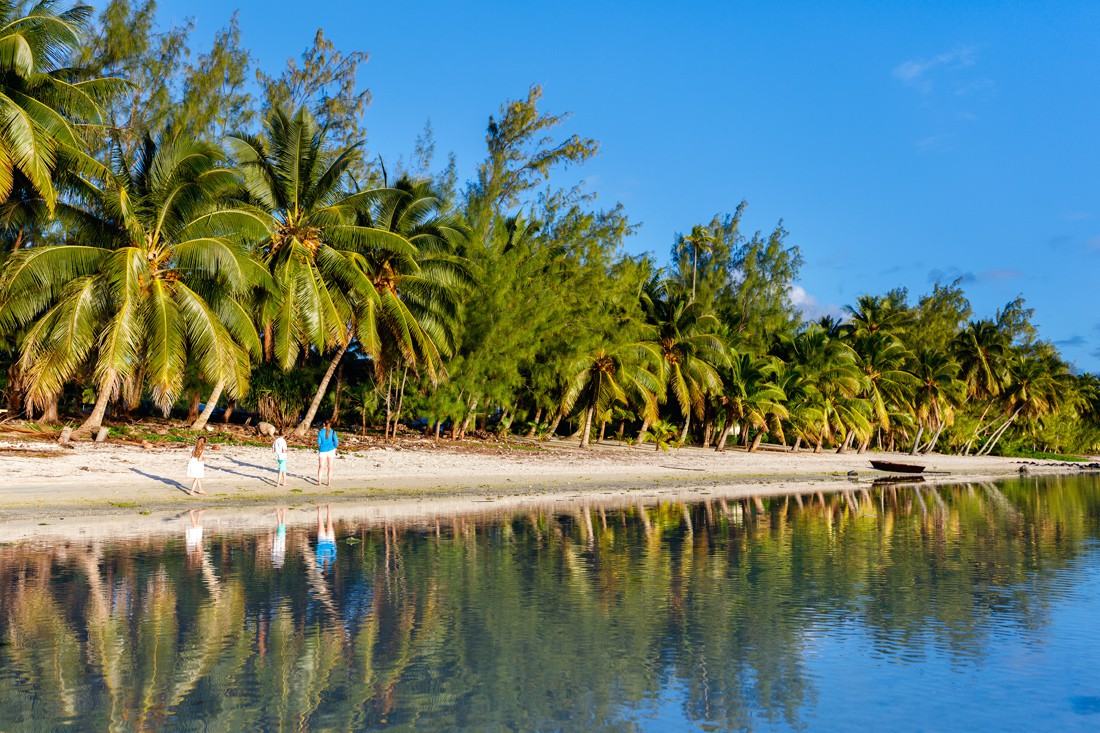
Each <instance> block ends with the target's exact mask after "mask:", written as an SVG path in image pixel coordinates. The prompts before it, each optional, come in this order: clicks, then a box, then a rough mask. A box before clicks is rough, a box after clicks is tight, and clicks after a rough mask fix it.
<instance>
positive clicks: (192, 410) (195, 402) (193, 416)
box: [187, 387, 202, 422]
mask: <svg viewBox="0 0 1100 733" xmlns="http://www.w3.org/2000/svg"><path fill="white" fill-rule="evenodd" d="M200 401H202V392H200V391H199V388H198V387H195V388H194V389H192V390H191V399H190V400H188V402H187V422H195V421H196V420H198V419H199V402H200Z"/></svg>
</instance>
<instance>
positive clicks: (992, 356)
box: [952, 320, 1011, 453]
mask: <svg viewBox="0 0 1100 733" xmlns="http://www.w3.org/2000/svg"><path fill="white" fill-rule="evenodd" d="M952 353H953V354H954V356H955V360H956V361H958V363H959V378H960V379H962V380H963V381H964V382H965V383H966V391H967V396H968V397H969V398H970V399H972V400H974V401H975V402H977V403H984V407H983V409H982V414H981V416H980V417H979V418H978V421H977V424H976V426H975V428H974V434H973V435H972V436H971V438H970V440H969V441H967V444H966V448H965V452H967V453H969V452H970V446H971V445H972V444H973V443H974V441H976V440H977V439H978V438H979V436H981V435H982V434H983V432H985V431H986V430H987V429H988V428H989V427H992V424H994V423H996V422H997V421H998V419H999V418H998V416H994V417H993V419H992V420H991V424H990V425H988V426H987V425H986V424H985V418H986V416H987V415H988V414H989V411H990V410H991V409H992V407H993V405H994V404H995V398H996V397H997V396H998V395H999V394H1000V393H1001V391H1002V389H1004V387H1005V385H1006V383H1007V380H1008V376H1009V375H1008V358H1009V356H1010V353H1011V344H1010V343H1009V340H1008V336H1007V334H1005V332H1004V331H1003V330H1001V329H999V328H997V324H995V323H993V322H992V321H987V320H982V321H974V322H971V323H968V324H967V325H966V328H965V329H963V330H962V331H961V332H960V333H959V335H958V336H956V337H955V340H954V342H953V343H952Z"/></svg>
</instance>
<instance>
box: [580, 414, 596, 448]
mask: <svg viewBox="0 0 1100 733" xmlns="http://www.w3.org/2000/svg"><path fill="white" fill-rule="evenodd" d="M595 411H596V409H595V408H594V407H591V406H590V407H589V408H588V409H586V410H585V411H584V428H582V429H581V448H587V447H588V436H589V434H590V433H591V432H592V413H593V412H595Z"/></svg>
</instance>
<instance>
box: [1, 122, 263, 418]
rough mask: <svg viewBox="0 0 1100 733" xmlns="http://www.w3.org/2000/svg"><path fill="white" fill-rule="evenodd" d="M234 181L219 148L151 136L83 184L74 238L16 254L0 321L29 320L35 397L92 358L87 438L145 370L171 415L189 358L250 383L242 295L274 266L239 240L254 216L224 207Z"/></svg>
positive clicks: (247, 318)
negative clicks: (105, 173)
mask: <svg viewBox="0 0 1100 733" xmlns="http://www.w3.org/2000/svg"><path fill="white" fill-rule="evenodd" d="M236 183H237V179H236V177H235V175H234V173H233V171H231V170H230V169H228V168H226V167H225V166H224V165H223V164H222V155H221V153H220V151H219V150H218V149H217V148H216V147H213V146H211V145H208V144H205V143H197V142H189V141H173V142H167V143H163V144H161V145H159V146H158V145H157V144H156V143H154V142H153V141H152V140H150V139H147V140H146V141H145V144H144V146H143V147H142V148H141V150H140V151H139V153H138V157H137V159H136V160H135V161H134V163H133V164H132V165H127V164H126V162H125V161H123V160H121V158H120V159H119V161H118V164H117V166H116V169H115V170H114V171H113V172H112V174H111V177H110V179H109V181H108V183H107V185H106V186H105V187H104V188H102V189H95V188H93V187H91V186H87V187H86V188H85V192H84V193H85V195H86V198H85V204H86V205H85V207H84V208H83V209H78V208H77V207H75V206H74V207H73V208H72V210H71V211H70V214H69V218H70V220H71V221H72V222H73V226H74V228H73V230H72V234H71V241H69V242H66V243H64V244H60V245H56V246H48V247H34V248H30V249H25V250H20V251H19V252H17V253H16V254H14V255H13V256H12V258H11V260H10V261H9V263H8V266H7V267H6V268H5V271H4V275H3V279H2V280H0V323H7V324H11V325H17V326H20V327H28V326H29V328H28V330H27V332H26V335H25V337H24V339H23V343H22V348H21V357H20V358H21V363H22V364H23V367H24V369H25V370H26V374H27V377H28V381H29V389H28V400H29V401H31V402H37V403H39V404H41V402H42V401H43V400H45V399H47V398H48V397H50V396H52V395H56V394H57V393H58V392H60V390H61V388H62V386H63V385H64V384H65V383H66V382H67V381H68V380H70V379H71V378H73V377H74V376H75V375H76V374H77V373H78V371H79V370H80V369H81V368H83V367H84V365H85V364H86V363H87V362H89V360H90V361H91V363H92V366H93V371H92V373H93V380H94V384H95V385H96V391H97V396H96V401H95V406H94V408H93V410H92V413H91V415H90V416H89V417H88V418H87V420H85V422H84V424H83V425H82V426H81V427H80V429H79V431H78V432H80V431H89V430H93V429H96V428H98V427H99V426H100V425H101V424H102V421H103V417H104V415H105V413H106V409H107V405H108V403H109V401H110V400H111V399H112V397H113V395H114V394H115V392H116V391H117V390H118V389H119V387H120V385H122V384H123V383H124V382H125V381H126V380H127V379H129V378H134V377H135V375H140V379H141V380H142V381H143V382H144V383H145V384H146V385H147V387H148V389H149V390H150V393H151V395H152V397H153V401H154V402H155V403H156V404H157V405H158V406H159V407H161V408H162V409H164V410H165V411H167V410H168V409H169V408H170V407H171V405H172V402H173V401H174V400H175V398H176V396H177V395H178V394H179V392H180V390H181V389H182V387H183V379H184V369H185V366H186V364H187V361H188V359H189V358H190V359H194V360H195V361H196V362H197V364H198V368H199V371H200V372H201V374H202V375H203V377H204V378H206V379H207V380H209V381H211V382H216V383H218V384H220V385H224V387H225V388H226V389H228V390H229V391H230V394H233V395H239V394H242V393H243V392H244V391H245V390H246V389H247V384H248V375H249V351H250V350H252V351H255V352H257V353H258V350H259V340H258V338H257V334H256V331H255V328H254V327H253V325H252V320H251V315H250V313H249V312H248V309H247V308H246V307H245V306H243V305H241V303H240V302H239V300H238V296H239V295H241V294H242V293H243V292H244V291H245V290H246V289H247V288H249V287H251V286H254V285H255V284H256V283H258V282H261V281H262V279H263V277H264V273H263V270H262V269H261V268H259V267H258V266H257V265H256V264H255V263H254V262H253V261H252V260H251V259H250V258H249V257H248V256H247V255H246V253H245V252H244V251H243V250H242V248H241V247H240V246H238V244H237V243H236V242H235V241H234V239H232V238H231V237H230V236H228V232H230V231H233V230H237V229H239V228H240V227H241V226H245V225H247V223H248V222H250V221H252V217H251V214H250V213H249V212H247V211H244V210H241V209H234V208H229V207H226V206H224V205H222V204H220V203H219V202H220V201H221V198H222V197H223V196H224V195H225V194H226V193H227V192H229V191H230V190H231V189H232V188H233V187H234V186H235V185H236ZM78 213H79V217H78V216H77V214H78Z"/></svg>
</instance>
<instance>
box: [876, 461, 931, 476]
mask: <svg viewBox="0 0 1100 733" xmlns="http://www.w3.org/2000/svg"><path fill="white" fill-rule="evenodd" d="M871 468H876V469H878V470H879V471H889V472H890V473H923V472H924V466H918V465H917V464H915V463H894V462H893V461H871Z"/></svg>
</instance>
